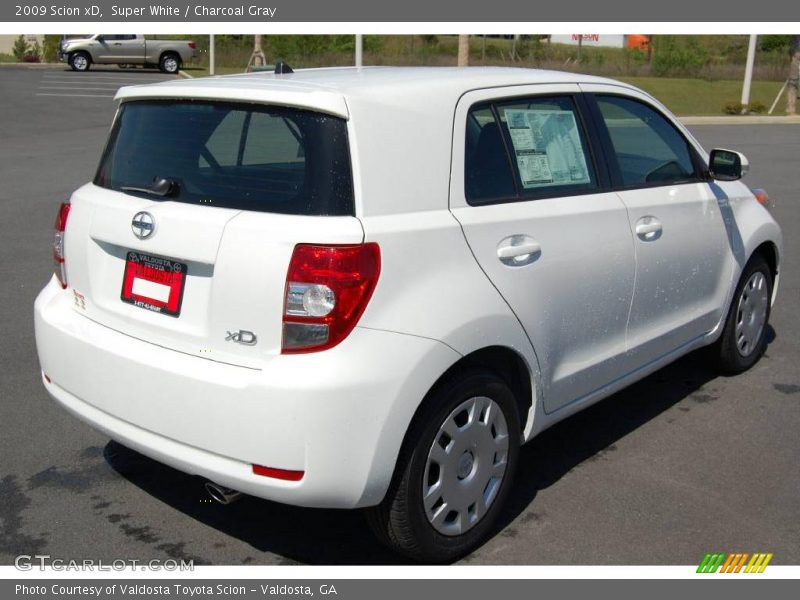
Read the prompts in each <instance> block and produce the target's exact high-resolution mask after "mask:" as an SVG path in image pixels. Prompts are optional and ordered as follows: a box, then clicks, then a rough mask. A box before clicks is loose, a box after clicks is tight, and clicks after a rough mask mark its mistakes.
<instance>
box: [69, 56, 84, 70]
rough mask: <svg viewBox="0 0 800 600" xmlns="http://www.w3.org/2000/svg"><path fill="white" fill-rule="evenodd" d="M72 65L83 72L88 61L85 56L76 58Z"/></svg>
mask: <svg viewBox="0 0 800 600" xmlns="http://www.w3.org/2000/svg"><path fill="white" fill-rule="evenodd" d="M72 64H74V65H75V68H77V69H78V70H80V71H83V70H84V69H85V68H86V59H85V58H84V57H83V56H76V57H75V58H73V59H72Z"/></svg>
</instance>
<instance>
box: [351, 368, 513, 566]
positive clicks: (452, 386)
mask: <svg viewBox="0 0 800 600" xmlns="http://www.w3.org/2000/svg"><path fill="white" fill-rule="evenodd" d="M476 398H478V399H480V398H488V399H490V400H492V401H493V402H494V404H493V405H492V406H496V407H499V408H500V409H501V411H502V416H503V417H504V419H505V425H506V431H507V433H508V446H507V450H506V451H505V454H506V468H505V473H504V474H503V475H502V476H500V477H498V478H497V479H498V480H499V483H496V485H497V487H496V488H495V489H497V491H496V492H495V494H494V496H493V499H492V500H490V501H489V505H488V509H487V510H486V512H485V513H484V515H483V516H482V517H480V518H477V519H476V522H475V524H473V525H469V527H471V528H469V529H467V530H466V531H464V532H463V533H461V534H457V535H456V534H447V535H445V534H443V533H441V532H440V531H438V530H437V529H435V528H434V526H433V525H432V524H431V521H429V518H428V515H427V511H426V508H425V506H424V502H423V486H424V485H426V483H427V485H429V486H430V474H429V473H427V472H426V468H427V466H428V460H429V452H431V451H432V449H433V448H434V443H440V442H441V436H442V433H441V431H440V427H441V426H442V425H443V424H444V423H445V421H448V422H451V418H452V413H454V411H456V409H459V408H460V407H461V406H462V404H464V403H465V402H470V401H471V400H472V399H476ZM479 402H485V401H482V400H479ZM476 406H480V405H476ZM476 410H478V411H481V412H480V415H479V419H480V420H481V422H482V423H483V421H484V418H485V419H486V421H487V423H488V421H489V416H488V415H489V413H488V411H486V409H485V408H477V409H476ZM494 419H495V420H494V421H492V422H493V423H498V424H499V427H498V430H502V421H497V420H496V419H497V417H494ZM455 422H457V421H455ZM483 427H484V429H482V430H481V431H482V433H481V435H484V436H485V435H487V434H488V435H491V436H492V437H493V439H494V440H499V439H500V438H501V437H502V436H499V437H498V435H496V430H495V428H494V425H487V424H484V425H483ZM487 427H488V429H487ZM463 429H464V430H465V431H466V430H467V425H464V427H463ZM459 435H461V434H459ZM457 437H458V436H457ZM486 439H488V438H486ZM519 439H520V424H519V415H518V409H517V402H516V399H515V398H514V395H513V393H512V392H511V390H510V389H509V388H508V385H506V383H505V382H504V381H503V380H502V379H501V378H499V377H497V376H496V375H494V374H493V373H491V372H488V371H482V370H481V371H470V372H467V373H464V374H461V375H459V377H458V378H454V379H451V380H449V381H447V382H445V383H443V384H442V385H440V386H439V387H438V389H437V390H436V391H434V392H433V393H432V395H431V396H430V397H429V398H428V399H427V400H426V401H425V404H424V406H423V407H422V408H421V410H420V411H419V413H418V414H417V416H416V417H415V419H414V421H413V422H412V424H411V427H410V428H409V432H408V434H407V436H406V440H405V442H404V444H403V448H402V450H401V452H400V456H399V458H398V463H397V467H396V469H395V474H394V478H393V481H392V483H391V485H390V486H389V490H388V492H387V494H386V497H385V498H384V500H383V502H382V503H381V504H380V505H378V506H376V507H374V508H370V509H368V510H367V511H366V516H367V522H368V523H369V525H370V527H371V528H372V530H373V532H374V533H375V534H376V536H377V537H378V539H380V540H381V541H382V542H383V543H384V544H386V545H388V546H389V547H390V548H392V549H393V550H395V551H397V552H399V553H401V554H404V555H405V556H408V557H410V558H412V559H414V560H417V561H420V562H428V563H443V562H452V561H454V560H456V559H458V558H460V557H462V556H464V555H466V554H468V553H469V552H471V551H472V550H474V549H475V548H476V547H478V546H479V545H480V544H482V543H483V542H484V541H486V539H488V538H489V537H490V536H491V535H492V534H493V532H494V527H495V522H496V519H497V516H498V515H499V514H500V512H501V510H502V507H503V505H504V504H505V502H506V499H507V497H508V494H509V491H510V489H511V487H512V481H513V478H514V471H515V469H516V466H517V459H518V457H519ZM457 447H458V446H454V447H453V448H457ZM483 450H484V451H483V453H481V449H479V448H478V447H477V446H473V447H472V449H469V450H467V451H465V452H464V453H463V454H467V453H469V454H470V456H472V452H473V451H474V452H475V454H476V457H475V458H474V463H473V461H472V460H468V461H467V465H468V466H467V468H468V469H470V472H469V475H468V476H465V477H461V474H458V475H457V480H458V483H457V484H456V485H464V488H463V489H465V490H466V489H468V486H469V484H470V483H474V484H475V485H474V486H472V490H473V492H472V493H474V490H476V489H481V486H482V485H483V483H482V481H483V479H478V475H479V474H480V475H483V474H485V470H484V471H481V467H480V466H481V465H488V464H489V463H488V462H486V461H485V459H484V458H482V457H485V456H486V455H487V454H486V452H485V448H484V449H483ZM457 452H461V451H460V450H458V451H455V450H454V454H455V453H457ZM463 454H462V456H463ZM500 454H501V453H500V452H498V453H494V455H493V458H492V460H493V461H497V462H495V463H494V464H498V463H501V462H502V456H501V457H500V459H498V455H500ZM481 461H484V462H481ZM462 462H463V461H460V462H459V469H460V468H461V465H462ZM434 468H435V469H436V470H437V476H438V477H439V480H441V481H442V482H443V481H444V477H445V467H441V471H439V467H438V466H437V467H434V466H431V470H433V469H434ZM485 468H486V467H485V466H484V467H483V469H485ZM447 473H449V474H451V477H450V479H449V480H448V481H454V479H453V477H452V476H453V475H456V474H455V473H454V472H453V471H452V469H451V470H448V471H447ZM473 475H474V476H475V477H473ZM426 476H427V477H428V479H427V480H426ZM471 480H474V481H471ZM461 482H463V484H462V483H461ZM494 482H495V480H494V479H492V480H490V482H489V483H487V484H486V486H485V487H484V488H483V492H482V493H481V498H485V497H486V494H487V490H489V489H490V486H492V485H494ZM435 483H437V482H434V484H435ZM443 487H444V483H442V488H443ZM457 489H461V488H457ZM468 494H469V492H465V496H468ZM440 501H441V500H438V501H437V503H438V502H440ZM467 502H469V500H467ZM435 506H436V504H434V507H435ZM475 507H476V504H475V503H473V504H472V505H470V506H469V507H468V508H467V509H466V510H465V511H464V513H463V514H464V516H467V517H470V513H471V511H472V510H478V509H477V508H475ZM438 510H441V511H444V510H445V505H444V504H440V505H439V509H438ZM452 512H455V511H448V514H450V513H452ZM432 514H433V513H432ZM446 522H447V521H446V519H444V523H446ZM459 522H460V521H459ZM440 526H444V525H441V524H440ZM448 526H452V525H448Z"/></svg>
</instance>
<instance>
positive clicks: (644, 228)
mask: <svg viewBox="0 0 800 600" xmlns="http://www.w3.org/2000/svg"><path fill="white" fill-rule="evenodd" d="M635 229H636V235H637V236H638V237H639V239H640V240H642V241H643V242H655V241H656V240H657V239H658V238H660V237H661V233H662V231H663V228H662V227H661V221H659V220H658V219H656V218H655V217H651V216H647V217H642V218H641V219H639V220H638V221H636V228H635Z"/></svg>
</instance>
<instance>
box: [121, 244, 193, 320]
mask: <svg viewBox="0 0 800 600" xmlns="http://www.w3.org/2000/svg"><path fill="white" fill-rule="evenodd" d="M185 283H186V265H185V264H183V263H180V262H177V261H175V260H171V259H169V258H160V257H157V256H148V255H147V254H139V253H138V252H128V255H127V257H126V260H125V276H124V277H123V279H122V294H120V298H121V299H122V301H123V302H127V303H128V304H133V305H135V306H138V307H140V308H146V309H147V310H152V311H154V312H157V313H161V314H165V315H170V316H172V317H177V316H178V315H180V314H181V302H182V301H183V286H184V284H185Z"/></svg>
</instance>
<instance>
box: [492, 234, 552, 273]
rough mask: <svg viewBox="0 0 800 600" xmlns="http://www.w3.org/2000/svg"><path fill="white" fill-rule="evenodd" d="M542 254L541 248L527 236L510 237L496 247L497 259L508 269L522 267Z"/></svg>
mask: <svg viewBox="0 0 800 600" xmlns="http://www.w3.org/2000/svg"><path fill="white" fill-rule="evenodd" d="M541 254H542V246H541V244H539V242H537V241H536V240H534V239H533V238H532V237H530V236H528V235H512V236H509V237H507V238H505V239H503V240H501V241H500V243H499V244H498V245H497V258H499V259H500V262H501V263H503V264H504V265H506V266H509V267H524V266H525V265H529V264H531V263H532V262H533V261H535V260H536V259H537V258H539V256H540V255H541Z"/></svg>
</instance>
